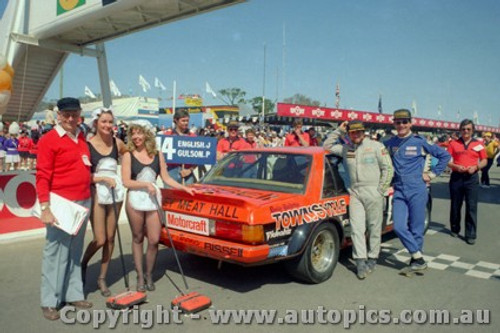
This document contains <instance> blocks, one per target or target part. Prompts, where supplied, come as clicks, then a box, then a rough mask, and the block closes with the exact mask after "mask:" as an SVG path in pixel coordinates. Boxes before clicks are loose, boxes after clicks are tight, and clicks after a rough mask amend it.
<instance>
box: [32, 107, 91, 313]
mask: <svg viewBox="0 0 500 333" xmlns="http://www.w3.org/2000/svg"><path fill="white" fill-rule="evenodd" d="M57 107H58V111H57V118H58V122H59V123H58V125H56V126H55V127H54V129H52V130H50V131H49V132H48V133H47V134H45V135H44V136H43V137H42V138H41V139H40V141H39V143H38V154H37V166H36V169H37V172H36V191H37V195H38V200H39V202H40V207H41V217H40V218H41V220H42V222H43V223H45V225H46V227H47V234H46V242H45V247H44V250H43V259H42V281H41V306H42V311H43V315H44V317H45V318H47V319H49V320H56V319H58V318H59V312H58V310H59V308H60V307H61V306H63V305H64V303H68V304H70V305H73V306H75V307H78V308H90V307H92V303H90V302H88V301H86V300H85V295H84V293H83V286H82V275H81V268H80V260H81V258H82V251H83V240H84V237H85V231H86V229H87V222H88V217H87V218H86V220H85V222H84V223H83V225H82V226H81V227H80V230H79V231H78V233H77V234H76V236H72V235H70V234H68V233H66V232H64V231H62V230H61V229H59V228H57V227H55V226H54V224H55V223H57V221H56V218H55V217H54V215H53V214H52V209H53V207H51V205H50V201H49V199H50V192H53V193H55V194H58V195H60V196H61V197H63V198H65V199H68V200H71V201H73V202H75V203H77V204H79V205H81V206H84V207H87V208H90V166H91V163H90V152H89V148H88V146H87V143H86V142H85V138H84V137H83V134H82V133H81V132H80V130H79V129H78V121H79V117H80V113H81V107H80V102H79V101H78V99H76V98H71V97H66V98H62V99H60V100H59V101H58V102H57Z"/></svg>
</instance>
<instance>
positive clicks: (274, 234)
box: [266, 229, 292, 240]
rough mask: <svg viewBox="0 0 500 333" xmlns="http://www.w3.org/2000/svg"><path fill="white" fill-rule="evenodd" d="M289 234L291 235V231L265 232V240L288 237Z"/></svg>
mask: <svg viewBox="0 0 500 333" xmlns="http://www.w3.org/2000/svg"><path fill="white" fill-rule="evenodd" d="M291 234H292V229H283V230H271V231H266V240H270V239H273V238H278V237H284V236H290V235H291Z"/></svg>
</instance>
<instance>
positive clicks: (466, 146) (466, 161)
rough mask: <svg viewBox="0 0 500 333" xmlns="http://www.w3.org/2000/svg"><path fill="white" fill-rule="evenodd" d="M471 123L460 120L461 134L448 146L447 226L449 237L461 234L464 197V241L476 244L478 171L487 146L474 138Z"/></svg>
mask: <svg viewBox="0 0 500 333" xmlns="http://www.w3.org/2000/svg"><path fill="white" fill-rule="evenodd" d="M474 129H475V127H474V123H473V122H472V120H470V119H464V120H462V122H461V123H460V133H461V136H460V138H458V139H457V140H453V141H451V142H450V144H449V145H448V152H449V153H450V155H451V157H452V160H451V162H449V163H448V166H449V167H450V168H451V170H452V173H451V177H450V184H449V187H450V198H451V209H450V229H451V233H450V234H451V236H452V237H458V234H459V233H460V220H461V216H460V212H461V209H462V203H463V201H464V198H465V241H466V242H467V244H470V245H474V244H475V243H476V237H477V235H476V229H477V195H478V188H479V176H478V171H479V170H481V169H482V168H484V167H485V166H486V163H487V159H486V149H485V147H484V145H483V144H482V143H481V142H479V141H478V140H476V139H474V138H473V137H472V135H473V134H474Z"/></svg>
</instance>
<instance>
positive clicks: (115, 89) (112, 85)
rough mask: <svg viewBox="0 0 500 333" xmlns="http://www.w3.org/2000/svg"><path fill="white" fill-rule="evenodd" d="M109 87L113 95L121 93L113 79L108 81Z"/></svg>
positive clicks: (117, 95) (116, 95)
mask: <svg viewBox="0 0 500 333" xmlns="http://www.w3.org/2000/svg"><path fill="white" fill-rule="evenodd" d="M109 87H110V88H111V93H112V94H113V96H115V97H120V96H121V95H122V93H121V92H120V90H119V89H118V87H117V86H116V84H115V81H113V80H111V81H109Z"/></svg>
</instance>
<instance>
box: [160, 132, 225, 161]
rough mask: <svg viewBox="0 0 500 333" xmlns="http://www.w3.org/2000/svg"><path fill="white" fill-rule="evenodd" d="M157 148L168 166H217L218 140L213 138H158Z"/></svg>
mask: <svg viewBox="0 0 500 333" xmlns="http://www.w3.org/2000/svg"><path fill="white" fill-rule="evenodd" d="M156 144H157V147H161V149H160V151H161V152H162V153H163V156H164V157H165V162H167V164H169V163H174V164H195V165H202V164H211V165H213V164H215V163H216V155H217V139H216V138H212V137H203V136H200V137H192V136H177V135H175V136H167V135H160V136H157V137H156Z"/></svg>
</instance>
